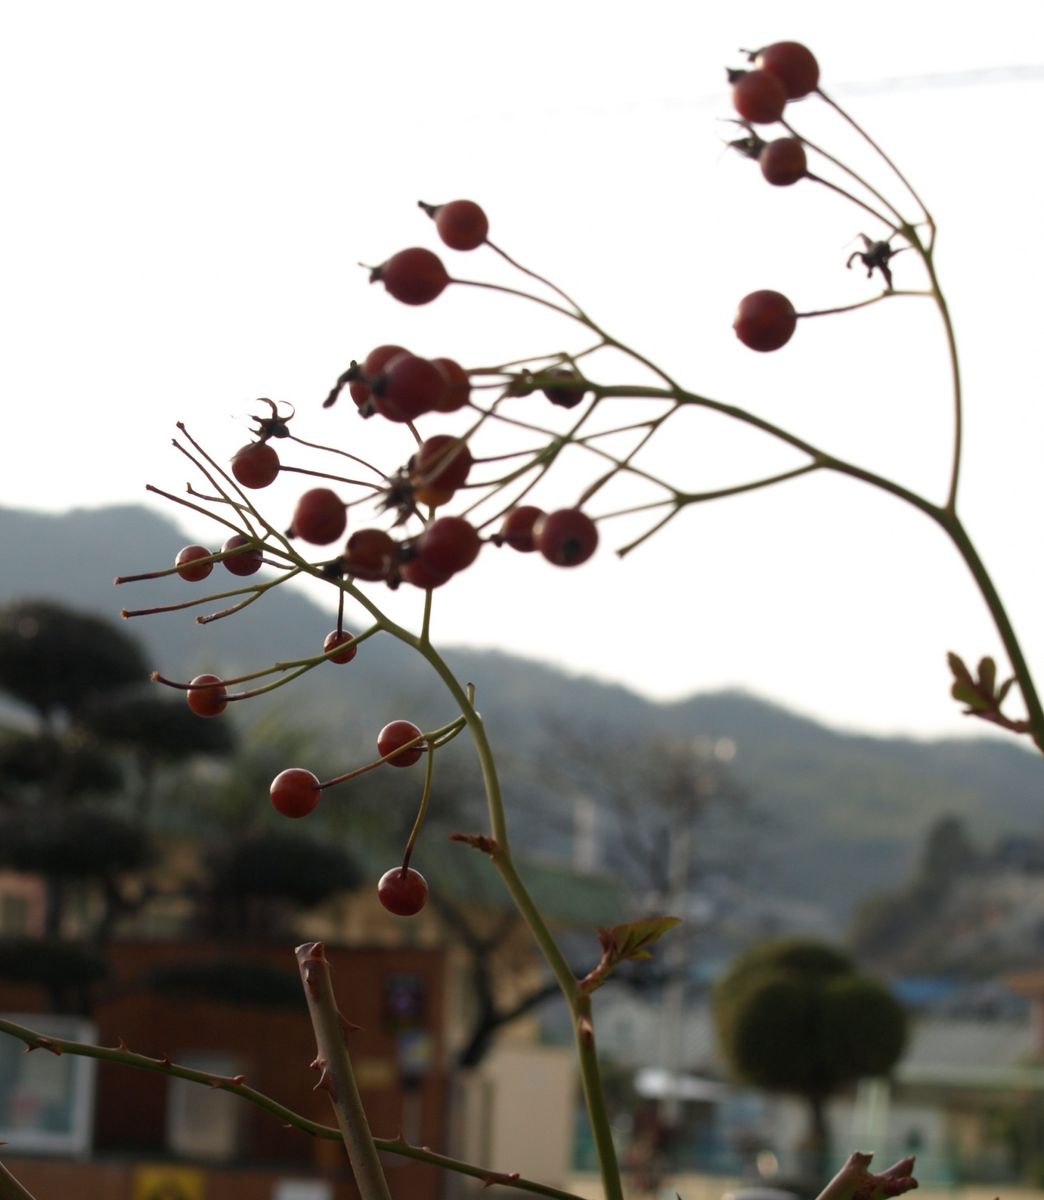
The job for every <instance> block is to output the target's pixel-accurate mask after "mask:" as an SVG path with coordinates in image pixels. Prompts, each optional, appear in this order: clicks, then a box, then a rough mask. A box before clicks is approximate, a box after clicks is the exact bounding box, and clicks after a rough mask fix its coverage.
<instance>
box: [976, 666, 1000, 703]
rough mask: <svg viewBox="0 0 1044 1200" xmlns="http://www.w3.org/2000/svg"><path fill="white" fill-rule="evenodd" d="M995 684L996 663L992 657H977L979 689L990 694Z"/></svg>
mask: <svg viewBox="0 0 1044 1200" xmlns="http://www.w3.org/2000/svg"><path fill="white" fill-rule="evenodd" d="M996 686H997V664H996V663H995V662H994V661H993V659H992V658H989V657H987V658H980V659H979V690H980V691H981V692H982V693H983V694H984V695H987V696H992V695H993V692H994V689H995V688H996Z"/></svg>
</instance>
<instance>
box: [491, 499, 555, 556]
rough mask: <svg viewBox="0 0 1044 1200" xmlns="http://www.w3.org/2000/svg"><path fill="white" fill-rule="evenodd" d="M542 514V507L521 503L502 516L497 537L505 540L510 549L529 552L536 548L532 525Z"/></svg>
mask: <svg viewBox="0 0 1044 1200" xmlns="http://www.w3.org/2000/svg"><path fill="white" fill-rule="evenodd" d="M543 515H544V510H543V509H542V508H537V507H535V506H534V505H532V504H521V505H519V507H518V508H513V509H512V510H511V511H510V512H509V513H508V514H507V515H506V516H505V517H504V524H503V525H501V527H500V533H499V534H498V535H497V537H498V538H499V539H500V541H502V542H507V544H508V545H509V546H510V547H511V549H512V550H519V551H521V553H523V554H530V553H531V552H532V551H534V550H535V549H536V541H535V540H534V538H533V526H534V525H535V524H536V523H537V521H539V520H540V518H541V517H542V516H543Z"/></svg>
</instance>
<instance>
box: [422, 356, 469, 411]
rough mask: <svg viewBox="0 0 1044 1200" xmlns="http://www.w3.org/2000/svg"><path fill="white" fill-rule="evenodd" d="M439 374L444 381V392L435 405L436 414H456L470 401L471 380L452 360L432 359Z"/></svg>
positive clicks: (458, 364)
mask: <svg viewBox="0 0 1044 1200" xmlns="http://www.w3.org/2000/svg"><path fill="white" fill-rule="evenodd" d="M431 361H432V362H433V363H434V364H435V366H436V367H437V368H438V371H439V374H440V375H441V376H442V377H443V379H445V380H446V390H445V391H444V392H443V393H442V395H441V396H440V397H439V399H438V403H437V404H436V405H435V411H436V412H456V411H457V409H458V408H463V407H464V405H465V404H467V402H468V401H469V400H470V399H471V380H470V379H469V378H468V373H467V371H465V370H464V368H463V367H462V366H461V365H460V363H458V362H456V361H454V359H452V358H433V359H432V360H431Z"/></svg>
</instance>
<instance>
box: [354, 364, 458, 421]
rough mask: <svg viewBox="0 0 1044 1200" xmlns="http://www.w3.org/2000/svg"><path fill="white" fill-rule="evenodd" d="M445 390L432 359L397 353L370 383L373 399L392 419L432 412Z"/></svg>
mask: <svg viewBox="0 0 1044 1200" xmlns="http://www.w3.org/2000/svg"><path fill="white" fill-rule="evenodd" d="M445 390H446V381H445V379H444V378H443V377H442V375H441V374H440V372H439V369H438V367H436V366H435V364H434V363H433V362H431V361H430V360H429V359H426V358H418V357H417V355H416V354H398V355H396V356H395V358H393V359H392V360H391V362H389V363H388V364H387V366H386V367H385V368H384V371H383V372H382V373H381V374H380V375H379V376H378V377H377V378H376V379H375V380H374V381H373V382H372V383H371V384H370V400H371V402H372V403H373V407H374V408H375V409H376V410H377V412H379V413H380V414H381V416H382V417H386V418H387V419H388V420H389V421H399V422H406V421H414V420H416V419H417V417H419V416H421V415H422V414H423V413H426V412H431V410H432V409H433V408H434V407H435V405H436V404H437V403H438V400H439V397H440V396H441V395H442V394H443V392H444V391H445Z"/></svg>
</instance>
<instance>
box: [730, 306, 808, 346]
mask: <svg viewBox="0 0 1044 1200" xmlns="http://www.w3.org/2000/svg"><path fill="white" fill-rule="evenodd" d="M796 325H797V313H795V312H794V306H793V304H791V303H790V301H789V300H788V299H787V298H786V296H784V295H782V294H781V293H779V292H772V291H761V292H751V293H750V295H749V296H744V297H743V299H742V300H741V301H740V302H739V307H738V308H737V309H736V316H735V318H734V320H733V322H732V328H733V329H735V331H736V336H737V337H738V338H739V340H740V341H741V342H742V343H743V344H744V346H749V347H750V349H751V350H759V351H763V352H765V351H769V350H778V349H779V348H780V346H785V345H786V344H787V342H789V341H790V339H791V337H792V335H793V333H794V329H795V327H796Z"/></svg>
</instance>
